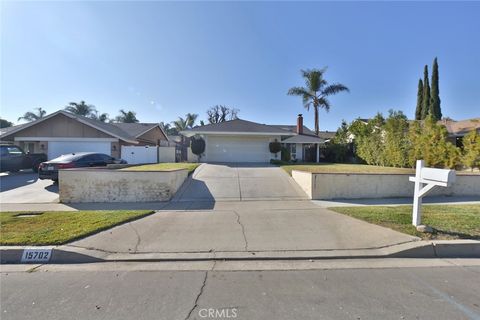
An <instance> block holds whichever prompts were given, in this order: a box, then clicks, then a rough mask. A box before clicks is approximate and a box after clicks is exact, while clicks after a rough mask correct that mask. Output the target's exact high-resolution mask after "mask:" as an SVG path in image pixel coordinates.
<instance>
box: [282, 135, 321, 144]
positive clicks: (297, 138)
mask: <svg viewBox="0 0 480 320" xmlns="http://www.w3.org/2000/svg"><path fill="white" fill-rule="evenodd" d="M323 142H325V139H322V138H320V137H317V136H316V135H309V134H297V135H294V136H291V137H290V138H287V139H285V140H282V143H323Z"/></svg>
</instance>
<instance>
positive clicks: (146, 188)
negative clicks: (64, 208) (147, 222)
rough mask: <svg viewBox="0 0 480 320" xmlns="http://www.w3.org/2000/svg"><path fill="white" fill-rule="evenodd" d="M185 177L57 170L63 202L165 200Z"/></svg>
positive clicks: (167, 173) (163, 173)
mask: <svg viewBox="0 0 480 320" xmlns="http://www.w3.org/2000/svg"><path fill="white" fill-rule="evenodd" d="M187 176H188V171H187V170H184V169H182V170H174V171H128V170H122V171H120V170H110V169H98V168H85V169H68V170H60V171H59V195H60V202H62V203H75V202H156V201H168V200H170V199H171V198H172V197H173V195H174V194H175V193H176V192H177V190H178V189H179V188H180V186H181V185H182V184H183V182H184V181H185V179H186V178H187Z"/></svg>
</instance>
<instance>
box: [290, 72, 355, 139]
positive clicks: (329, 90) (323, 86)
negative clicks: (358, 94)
mask: <svg viewBox="0 0 480 320" xmlns="http://www.w3.org/2000/svg"><path fill="white" fill-rule="evenodd" d="M326 70H327V69H326V68H323V69H321V70H318V69H312V70H302V71H301V72H302V77H303V79H304V80H305V87H293V88H290V90H288V93H287V94H288V95H293V96H301V97H302V99H303V106H304V107H305V108H306V109H307V110H310V107H313V109H314V112H315V133H316V134H317V135H318V133H319V131H320V128H319V119H318V110H319V108H322V109H325V110H326V111H327V112H328V111H329V110H330V106H331V104H330V101H329V100H328V99H327V98H328V97H329V96H332V95H335V94H337V93H339V92H342V91H347V92H348V91H349V89H348V88H347V87H346V86H344V85H343V84H340V83H334V84H330V85H329V84H328V82H327V80H325V79H324V73H325V72H326Z"/></svg>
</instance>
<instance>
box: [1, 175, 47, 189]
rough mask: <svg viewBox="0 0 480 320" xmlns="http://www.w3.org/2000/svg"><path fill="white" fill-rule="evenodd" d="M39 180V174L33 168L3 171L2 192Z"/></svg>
mask: <svg viewBox="0 0 480 320" xmlns="http://www.w3.org/2000/svg"><path fill="white" fill-rule="evenodd" d="M37 180H38V175H37V174H36V173H35V172H33V171H32V170H25V171H20V172H12V173H3V174H2V175H1V176H0V192H5V191H8V190H12V189H16V188H20V187H24V186H26V185H29V184H33V183H35V182H36V181H37Z"/></svg>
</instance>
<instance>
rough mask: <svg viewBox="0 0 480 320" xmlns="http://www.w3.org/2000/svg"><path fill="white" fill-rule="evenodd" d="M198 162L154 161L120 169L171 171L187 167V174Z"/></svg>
mask: <svg viewBox="0 0 480 320" xmlns="http://www.w3.org/2000/svg"><path fill="white" fill-rule="evenodd" d="M199 165H200V164H198V163H187V162H178V163H155V164H145V165H141V166H134V167H128V168H123V169H120V170H128V171H173V170H179V169H187V170H188V174H190V173H192V172H193V171H194V170H195V169H196V168H197V167H198V166H199Z"/></svg>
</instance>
